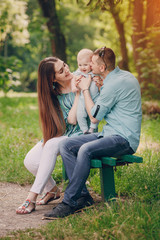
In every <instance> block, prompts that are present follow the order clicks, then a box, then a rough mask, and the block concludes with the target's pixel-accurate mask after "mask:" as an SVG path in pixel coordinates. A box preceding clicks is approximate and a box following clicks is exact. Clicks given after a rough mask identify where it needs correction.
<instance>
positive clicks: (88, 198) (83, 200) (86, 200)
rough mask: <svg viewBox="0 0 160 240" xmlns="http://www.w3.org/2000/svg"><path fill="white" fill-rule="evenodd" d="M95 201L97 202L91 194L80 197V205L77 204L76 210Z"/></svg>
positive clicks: (78, 202)
mask: <svg viewBox="0 0 160 240" xmlns="http://www.w3.org/2000/svg"><path fill="white" fill-rule="evenodd" d="M94 203H95V202H94V200H93V198H92V197H91V195H90V194H88V195H87V196H83V197H80V198H79V199H78V200H77V204H78V206H77V208H76V210H80V209H82V208H85V207H89V206H91V205H93V204H94Z"/></svg>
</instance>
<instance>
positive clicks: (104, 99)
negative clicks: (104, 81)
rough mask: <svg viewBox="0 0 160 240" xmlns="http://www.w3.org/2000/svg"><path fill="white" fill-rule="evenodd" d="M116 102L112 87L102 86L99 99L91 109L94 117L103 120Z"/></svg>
mask: <svg viewBox="0 0 160 240" xmlns="http://www.w3.org/2000/svg"><path fill="white" fill-rule="evenodd" d="M115 103H116V98H115V94H114V92H113V91H112V90H111V89H109V88H108V89H106V88H105V86H103V87H102V89H101V92H100V96H99V97H98V99H97V102H96V103H95V105H94V107H93V108H92V109H91V114H92V116H93V117H94V118H96V119H97V120H99V121H101V120H102V119H103V118H104V117H105V116H106V115H107V114H108V113H110V111H111V109H112V107H113V106H114V105H115Z"/></svg>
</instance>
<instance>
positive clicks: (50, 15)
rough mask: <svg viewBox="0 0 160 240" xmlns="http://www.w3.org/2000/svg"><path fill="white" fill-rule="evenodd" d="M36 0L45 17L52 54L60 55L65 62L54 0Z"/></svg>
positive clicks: (62, 37)
mask: <svg viewBox="0 0 160 240" xmlns="http://www.w3.org/2000/svg"><path fill="white" fill-rule="evenodd" d="M38 2H39V4H40V6H41V9H42V12H43V15H44V17H45V18H46V19H47V26H48V30H49V32H50V40H51V47H52V54H53V55H54V56H55V55H56V56H57V57H60V58H61V59H63V60H64V61H65V62H66V43H65V38H64V35H63V33H62V32H61V29H60V24H59V19H58V16H57V12H56V4H55V0H45V1H44V0H38Z"/></svg>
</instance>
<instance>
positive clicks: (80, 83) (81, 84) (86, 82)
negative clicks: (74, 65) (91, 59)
mask: <svg viewBox="0 0 160 240" xmlns="http://www.w3.org/2000/svg"><path fill="white" fill-rule="evenodd" d="M91 81H92V79H91V75H89V76H88V77H87V78H85V77H83V76H81V78H79V79H77V80H76V82H77V84H76V87H78V88H80V89H81V90H82V91H83V90H85V89H89V87H90V84H91Z"/></svg>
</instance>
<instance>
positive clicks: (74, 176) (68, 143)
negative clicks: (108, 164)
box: [60, 133, 134, 207]
mask: <svg viewBox="0 0 160 240" xmlns="http://www.w3.org/2000/svg"><path fill="white" fill-rule="evenodd" d="M133 153H134V151H133V150H132V148H131V147H130V145H129V143H128V141H127V140H126V139H124V138H123V137H121V136H119V135H112V136H107V137H101V138H98V133H93V134H87V135H80V136H77V137H71V138H67V139H65V140H63V141H62V142H61V143H60V154H61V156H62V159H63V162H64V166H65V169H66V173H67V176H68V178H69V185H68V187H67V188H66V191H65V194H64V199H63V202H65V203H67V204H69V205H70V206H72V207H76V205H77V203H76V200H77V199H78V198H79V197H81V196H83V195H87V194H89V193H88V190H87V188H86V186H85V182H86V180H87V178H88V176H89V172H90V160H91V159H93V158H100V157H104V156H108V157H118V156H121V155H125V154H133Z"/></svg>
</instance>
